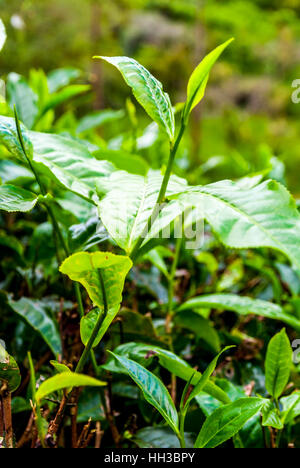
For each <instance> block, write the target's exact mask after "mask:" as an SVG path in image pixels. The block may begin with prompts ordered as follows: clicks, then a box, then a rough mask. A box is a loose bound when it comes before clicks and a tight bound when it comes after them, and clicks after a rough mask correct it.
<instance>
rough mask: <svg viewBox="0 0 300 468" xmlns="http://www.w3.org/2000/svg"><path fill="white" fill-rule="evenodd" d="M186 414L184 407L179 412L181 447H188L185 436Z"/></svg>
mask: <svg viewBox="0 0 300 468" xmlns="http://www.w3.org/2000/svg"><path fill="white" fill-rule="evenodd" d="M185 416H186V409H182V410H181V411H180V414H179V432H180V438H179V440H180V447H181V448H186V445H185V438H184V421H185Z"/></svg>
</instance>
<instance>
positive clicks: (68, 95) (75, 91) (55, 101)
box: [39, 85, 91, 117]
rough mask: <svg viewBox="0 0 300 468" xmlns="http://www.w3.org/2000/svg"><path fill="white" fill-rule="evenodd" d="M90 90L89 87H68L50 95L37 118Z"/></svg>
mask: <svg viewBox="0 0 300 468" xmlns="http://www.w3.org/2000/svg"><path fill="white" fill-rule="evenodd" d="M90 88H91V87H90V85H70V86H67V87H66V88H63V89H62V90H60V91H57V92H56V93H53V94H51V95H50V97H49V99H48V100H47V101H46V102H45V104H44V106H43V108H42V109H41V111H40V114H39V116H40V117H41V116H42V115H44V114H46V112H48V111H49V110H51V109H55V108H56V107H57V106H60V105H61V104H63V103H64V102H66V101H68V100H69V99H72V98H74V97H76V96H79V95H81V94H83V93H86V92H87V91H89V90H90Z"/></svg>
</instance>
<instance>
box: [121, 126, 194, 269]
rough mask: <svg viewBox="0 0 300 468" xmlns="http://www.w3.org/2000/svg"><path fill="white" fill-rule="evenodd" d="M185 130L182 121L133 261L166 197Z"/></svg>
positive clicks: (132, 257) (133, 254) (133, 253)
mask: <svg viewBox="0 0 300 468" xmlns="http://www.w3.org/2000/svg"><path fill="white" fill-rule="evenodd" d="M185 128H186V126H185V123H184V121H183V119H182V121H181V127H180V130H179V133H178V136H177V138H176V141H175V143H174V146H172V147H171V149H170V156H169V160H168V164H167V168H166V172H165V175H164V178H163V181H162V184H161V187H160V191H159V194H158V197H157V200H156V204H155V207H154V209H153V211H152V213H151V215H150V217H149V218H148V221H147V224H146V226H145V229H144V230H143V232H142V234H141V235H140V237H139V238H138V240H137V242H136V244H135V246H134V249H133V250H132V252H131V255H130V257H131V259H132V260H133V261H134V260H135V259H136V258H137V256H138V251H139V249H140V247H141V245H142V244H143V242H144V240H145V238H146V237H147V234H148V232H149V231H150V228H151V225H153V223H154V221H155V220H156V218H157V217H158V215H159V212H160V205H161V203H162V202H163V201H164V199H165V196H166V191H167V188H168V183H169V180H170V177H171V173H172V169H173V164H174V160H175V156H176V153H177V150H178V147H179V145H180V142H181V140H182V137H183V134H184V132H185Z"/></svg>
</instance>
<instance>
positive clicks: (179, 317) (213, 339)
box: [174, 310, 220, 353]
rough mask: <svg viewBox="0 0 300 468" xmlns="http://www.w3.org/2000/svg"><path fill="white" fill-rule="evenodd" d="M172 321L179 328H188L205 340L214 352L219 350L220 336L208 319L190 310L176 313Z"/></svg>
mask: <svg viewBox="0 0 300 468" xmlns="http://www.w3.org/2000/svg"><path fill="white" fill-rule="evenodd" d="M174 323H175V324H176V325H177V326H180V327H181V328H186V329H188V330H190V331H191V332H192V333H194V334H195V336H196V337H197V338H198V339H201V340H203V341H205V343H207V344H208V345H209V347H210V348H211V349H212V350H213V351H214V352H216V353H218V352H219V351H220V338H219V335H218V332H217V331H216V330H215V329H214V327H213V325H212V324H211V323H210V321H209V320H207V319H205V318H204V317H202V316H201V315H200V314H197V312H193V311H192V310H184V311H183V312H180V313H176V315H175V316H174Z"/></svg>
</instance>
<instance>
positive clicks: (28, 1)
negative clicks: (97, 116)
mask: <svg viewBox="0 0 300 468" xmlns="http://www.w3.org/2000/svg"><path fill="white" fill-rule="evenodd" d="M0 11H1V17H2V19H3V21H4V23H5V26H6V29H7V35H8V39H7V43H6V45H5V47H4V49H3V51H2V53H1V58H0V75H1V77H2V78H5V77H6V76H7V75H8V74H9V73H10V72H12V71H13V72H17V73H20V74H22V75H24V76H26V77H27V76H28V75H29V71H30V69H32V68H36V69H39V68H42V69H44V70H45V71H46V72H49V71H51V70H53V69H56V68H59V67H66V66H73V67H76V68H79V69H81V70H82V71H83V75H82V76H81V78H80V82H82V83H91V84H92V90H93V91H92V92H90V93H88V94H86V95H85V96H83V97H81V98H80V99H78V100H75V101H72V102H70V103H68V104H67V105H66V107H67V110H68V109H69V110H70V112H73V113H74V114H75V115H76V116H77V117H80V116H82V115H84V113H86V112H87V111H91V110H92V109H103V108H113V109H119V108H122V107H125V102H126V98H127V97H128V96H129V95H130V91H129V89H128V88H127V87H126V85H124V84H123V83H122V80H121V78H120V76H119V74H118V73H117V72H116V71H115V70H114V69H113V68H112V67H109V66H107V65H106V64H101V63H99V62H93V61H92V56H93V55H95V54H96V55H128V56H132V57H134V58H135V59H137V60H138V61H140V62H141V63H142V64H143V65H144V66H146V67H147V68H149V69H150V70H151V72H152V73H153V74H154V75H155V76H156V77H157V78H159V79H160V80H161V81H162V82H163V83H164V87H165V89H166V90H167V91H168V92H169V94H170V95H171V98H172V102H173V103H176V102H180V101H183V100H184V99H185V89H186V82H187V80H188V77H189V75H190V73H191V72H192V70H193V68H194V66H195V65H196V64H197V63H198V62H199V61H200V60H201V58H202V57H203V56H204V55H205V53H207V52H208V51H209V50H211V49H212V48H214V47H215V46H216V45H218V44H219V43H221V42H223V41H225V40H226V39H228V38H229V37H231V36H234V37H235V38H236V41H235V42H234V44H233V45H232V46H231V47H230V48H229V49H228V51H226V54H224V56H223V58H222V60H221V61H220V62H219V63H218V64H217V65H216V67H215V69H214V71H213V73H212V76H211V81H210V86H209V88H208V93H207V98H206V99H205V100H204V102H203V103H202V104H201V106H199V108H198V109H197V111H196V112H195V113H194V114H193V120H192V125H191V132H190V135H189V136H188V137H187V140H188V141H187V145H186V148H187V149H185V150H184V151H183V153H182V154H181V157H179V159H178V167H177V172H179V173H180V172H181V171H188V173H189V176H190V181H191V182H192V183H199V179H201V182H206V181H214V180H218V179H220V178H222V179H223V178H226V177H228V178H234V177H241V176H243V175H246V174H249V173H253V172H257V171H263V170H267V169H268V170H269V172H270V171H271V172H270V174H271V176H272V177H274V178H276V179H278V180H280V181H281V182H286V181H287V183H288V186H289V188H290V189H291V190H292V191H293V193H294V195H295V196H296V197H298V196H300V185H299V172H300V144H299V135H300V123H299V110H300V104H298V105H297V104H293V103H292V100H291V96H292V93H293V88H292V82H293V81H294V80H295V79H298V78H300V47H299V45H300V44H299V42H300V21H299V15H300V0H206V1H205V0H203V1H202V0H51V2H49V1H46V0H24V1H22V0H0ZM64 110H66V109H64ZM138 117H139V119H141V120H142V121H143V119H144V120H145V125H147V123H149V122H147V120H146V119H147V118H146V116H145V115H144V113H143V112H142V111H141V110H140V109H139V110H138ZM102 131H103V130H101V132H102ZM107 132H108V133H109V129H108V130H107ZM116 133H117V132H116ZM111 136H112V135H110V137H111ZM282 163H284V164H282Z"/></svg>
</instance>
